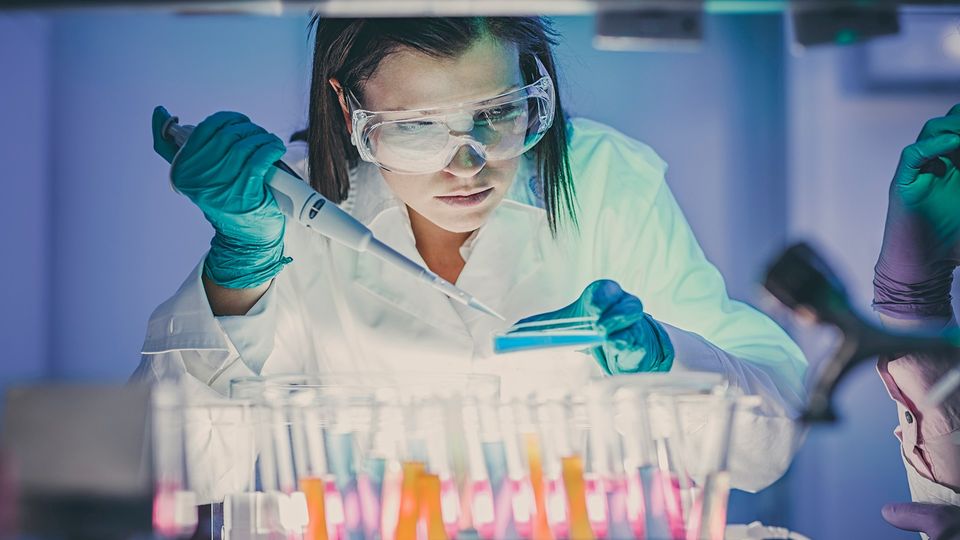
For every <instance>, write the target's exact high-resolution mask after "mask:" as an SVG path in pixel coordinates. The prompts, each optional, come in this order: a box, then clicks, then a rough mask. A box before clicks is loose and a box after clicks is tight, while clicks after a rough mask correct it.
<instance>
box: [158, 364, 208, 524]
mask: <svg viewBox="0 0 960 540" xmlns="http://www.w3.org/2000/svg"><path fill="white" fill-rule="evenodd" d="M152 400H153V460H154V461H153V465H154V475H155V484H154V496H153V528H154V531H155V532H156V533H157V534H159V535H160V536H161V537H165V538H176V537H180V536H184V535H187V536H189V535H190V534H192V533H193V531H194V530H195V529H196V528H197V522H198V519H197V497H196V494H195V493H194V492H193V491H190V490H189V487H188V478H187V468H186V462H185V458H184V452H185V447H184V429H185V418H184V410H183V404H184V402H183V398H182V392H181V389H180V387H179V385H178V384H177V383H175V382H172V381H161V382H160V383H158V384H157V385H155V386H154V389H153V395H152Z"/></svg>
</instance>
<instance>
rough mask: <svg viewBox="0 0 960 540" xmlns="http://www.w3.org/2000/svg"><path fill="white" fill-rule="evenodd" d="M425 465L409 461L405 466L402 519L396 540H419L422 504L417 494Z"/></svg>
mask: <svg viewBox="0 0 960 540" xmlns="http://www.w3.org/2000/svg"><path fill="white" fill-rule="evenodd" d="M423 474H424V466H423V463H419V462H416V461H408V462H405V463H404V464H403V483H402V484H401V486H400V517H399V518H398V519H397V530H396V531H397V532H396V537H395V538H396V540H417V521H418V520H419V518H420V504H419V497H418V493H417V488H418V487H419V480H420V476H421V475H423Z"/></svg>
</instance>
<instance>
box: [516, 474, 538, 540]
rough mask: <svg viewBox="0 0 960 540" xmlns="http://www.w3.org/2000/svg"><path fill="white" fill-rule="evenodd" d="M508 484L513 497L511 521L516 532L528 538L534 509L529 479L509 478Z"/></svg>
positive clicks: (531, 532) (530, 532)
mask: <svg viewBox="0 0 960 540" xmlns="http://www.w3.org/2000/svg"><path fill="white" fill-rule="evenodd" d="M509 486H510V491H511V494H512V499H513V501H512V503H513V504H512V509H513V522H514V525H515V526H516V528H517V534H519V535H520V536H521V537H522V538H530V537H531V536H532V535H533V513H534V511H535V510H536V502H535V501H534V499H533V489H532V488H531V487H530V481H529V480H528V479H526V478H521V479H520V480H514V479H510V480H509Z"/></svg>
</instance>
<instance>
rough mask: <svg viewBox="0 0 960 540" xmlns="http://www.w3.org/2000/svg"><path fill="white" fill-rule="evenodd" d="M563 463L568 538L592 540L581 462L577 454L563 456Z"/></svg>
mask: <svg viewBox="0 0 960 540" xmlns="http://www.w3.org/2000/svg"><path fill="white" fill-rule="evenodd" d="M562 463H563V486H564V488H566V491H567V506H568V508H569V509H570V510H569V511H570V538H571V539H572V540H593V538H594V537H593V529H592V528H591V527H590V516H589V515H588V514H587V489H586V484H585V483H584V481H583V463H582V462H581V461H580V458H579V457H577V456H569V457H565V458H563V460H562Z"/></svg>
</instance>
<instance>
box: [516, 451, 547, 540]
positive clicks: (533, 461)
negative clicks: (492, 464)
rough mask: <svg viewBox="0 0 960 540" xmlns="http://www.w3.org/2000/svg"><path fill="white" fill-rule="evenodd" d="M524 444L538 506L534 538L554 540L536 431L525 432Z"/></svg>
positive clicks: (537, 539)
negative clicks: (548, 520) (549, 520)
mask: <svg viewBox="0 0 960 540" xmlns="http://www.w3.org/2000/svg"><path fill="white" fill-rule="evenodd" d="M523 441H524V446H525V447H526V451H527V462H528V463H529V464H530V484H531V486H532V487H533V500H534V503H536V504H535V506H536V515H534V516H533V537H532V539H533V540H553V532H551V531H550V523H548V522H547V500H546V496H545V494H544V487H543V463H542V461H541V459H540V441H539V440H538V439H537V435H536V434H535V433H524V434H523Z"/></svg>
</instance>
